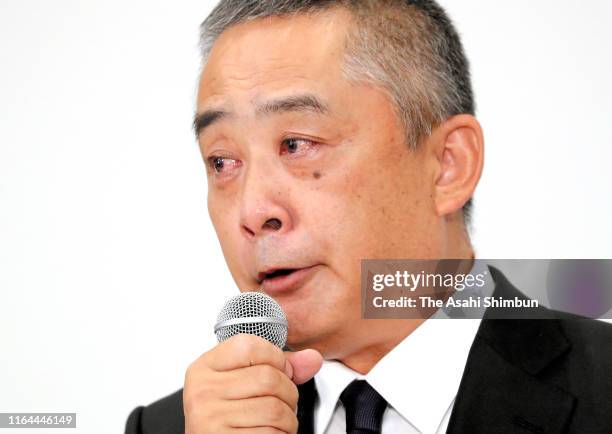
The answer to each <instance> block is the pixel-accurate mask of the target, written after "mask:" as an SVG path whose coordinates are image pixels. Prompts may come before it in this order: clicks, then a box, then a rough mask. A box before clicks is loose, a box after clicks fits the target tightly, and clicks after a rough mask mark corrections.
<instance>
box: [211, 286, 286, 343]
mask: <svg viewBox="0 0 612 434" xmlns="http://www.w3.org/2000/svg"><path fill="white" fill-rule="evenodd" d="M239 333H247V334H251V335H256V336H260V337H262V338H264V339H266V340H267V341H269V342H271V343H273V344H274V345H276V346H277V347H279V348H283V347H284V346H285V344H286V343H287V318H286V317H285V312H283V309H281V307H280V305H279V304H278V303H277V302H276V301H275V300H274V299H273V298H272V297H269V296H267V295H266V294H262V293H259V292H243V293H240V294H238V295H236V296H235V297H232V298H231V299H229V300H228V301H227V302H226V303H225V305H224V306H223V308H222V309H221V312H219V316H218V317H217V324H216V325H215V335H217V340H218V341H219V342H223V341H225V340H226V339H229V338H231V337H232V336H234V335H237V334H239Z"/></svg>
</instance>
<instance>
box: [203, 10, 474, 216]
mask: <svg viewBox="0 0 612 434" xmlns="http://www.w3.org/2000/svg"><path fill="white" fill-rule="evenodd" d="M334 7H343V8H345V9H347V10H348V11H349V12H350V13H351V15H352V17H353V18H354V20H355V23H354V25H352V26H351V29H350V30H349V35H348V36H347V38H346V41H345V55H344V57H345V59H344V60H345V61H344V65H343V73H344V76H345V77H346V78H347V79H349V80H352V81H357V82H365V83H371V84H374V85H377V86H379V87H381V88H382V89H383V90H385V91H386V93H387V95H388V96H389V97H390V98H391V100H392V101H393V102H394V106H395V109H396V113H397V115H398V118H399V120H400V121H401V123H402V125H403V127H404V131H405V137H406V143H407V144H408V146H409V147H410V148H412V149H415V148H416V147H417V146H418V144H419V142H420V141H421V140H422V139H423V138H425V137H427V136H429V135H430V134H431V132H432V129H433V128H434V127H435V126H436V125H439V124H440V123H442V122H444V121H445V120H446V119H448V118H450V117H451V116H454V115H457V114H461V113H467V114H472V115H473V114H474V113H475V103H474V97H473V91H472V85H471V79H470V72H469V63H468V60H467V58H466V56H465V53H464V51H463V46H462V44H461V40H460V38H459V35H458V34H457V31H456V30H455V27H454V26H453V24H452V22H451V20H450V19H449V17H448V16H447V14H446V13H445V11H444V10H443V9H442V8H441V7H440V6H439V5H438V4H437V3H436V1H434V0H221V1H220V2H219V3H218V5H217V6H216V7H215V8H214V9H213V11H212V12H211V14H210V15H209V16H208V17H207V18H206V20H204V22H203V23H202V25H201V27H200V30H201V33H200V47H201V52H202V57H203V59H204V61H205V60H206V58H207V57H208V55H209V54H210V51H211V49H212V46H213V44H214V43H215V41H216V40H217V38H218V37H219V36H220V35H221V33H223V31H224V30H225V29H227V28H228V27H230V26H233V25H235V24H238V23H242V22H245V21H251V20H255V19H259V18H266V17H272V16H287V15H293V14H303V13H315V12H318V11H322V10H326V9H331V8H334ZM471 207H472V200H471V199H470V201H468V202H467V203H466V204H465V206H464V208H463V213H464V218H465V220H466V221H469V218H470V215H469V214H470V212H471Z"/></svg>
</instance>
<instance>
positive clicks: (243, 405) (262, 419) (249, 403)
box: [225, 396, 298, 433]
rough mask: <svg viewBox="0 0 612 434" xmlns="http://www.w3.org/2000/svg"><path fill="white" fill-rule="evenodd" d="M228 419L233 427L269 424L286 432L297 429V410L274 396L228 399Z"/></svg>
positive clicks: (252, 426)
mask: <svg viewBox="0 0 612 434" xmlns="http://www.w3.org/2000/svg"><path fill="white" fill-rule="evenodd" d="M225 405H226V406H227V409H228V413H227V420H229V421H230V422H229V424H230V426H231V427H232V428H254V427H262V426H269V427H273V428H276V429H279V430H281V431H284V432H289V433H293V432H295V431H296V430H297V426H298V421H297V417H296V415H295V412H294V411H293V410H292V409H291V408H289V406H288V405H287V404H285V403H284V402H283V401H281V400H280V399H278V398H275V397H272V396H262V397H258V398H248V399H241V400H236V401H226V404H225Z"/></svg>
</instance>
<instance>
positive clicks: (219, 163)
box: [208, 155, 239, 173]
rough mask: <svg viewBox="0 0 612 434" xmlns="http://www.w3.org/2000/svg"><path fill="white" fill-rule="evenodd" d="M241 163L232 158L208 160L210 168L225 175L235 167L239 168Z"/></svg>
mask: <svg viewBox="0 0 612 434" xmlns="http://www.w3.org/2000/svg"><path fill="white" fill-rule="evenodd" d="M238 164H239V162H238V161H237V160H234V159H232V158H225V157H219V156H214V155H213V156H212V157H209V158H208V166H209V167H210V168H211V169H212V170H214V171H215V173H223V172H226V171H227V170H230V169H232V168H233V167H236V166H238Z"/></svg>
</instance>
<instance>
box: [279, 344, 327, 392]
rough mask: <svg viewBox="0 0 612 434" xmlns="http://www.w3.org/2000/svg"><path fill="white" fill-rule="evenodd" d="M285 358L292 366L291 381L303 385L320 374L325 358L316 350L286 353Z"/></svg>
mask: <svg viewBox="0 0 612 434" xmlns="http://www.w3.org/2000/svg"><path fill="white" fill-rule="evenodd" d="M285 357H286V358H287V360H288V361H289V363H290V364H291V366H292V369H293V376H292V377H291V379H292V380H293V382H294V383H295V384H302V383H305V382H307V381H308V380H310V379H311V378H312V377H314V375H315V374H316V373H317V372H319V369H321V365H322V364H323V356H321V354H320V353H319V352H318V351H316V350H310V349H309V350H302V351H296V352H294V353H292V352H286V353H285Z"/></svg>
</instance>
